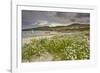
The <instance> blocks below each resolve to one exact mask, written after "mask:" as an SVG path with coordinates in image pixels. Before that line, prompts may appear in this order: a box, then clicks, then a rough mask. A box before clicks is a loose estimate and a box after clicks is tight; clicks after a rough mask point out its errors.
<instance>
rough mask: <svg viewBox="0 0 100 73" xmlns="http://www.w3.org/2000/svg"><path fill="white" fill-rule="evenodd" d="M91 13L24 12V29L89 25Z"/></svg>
mask: <svg viewBox="0 0 100 73" xmlns="http://www.w3.org/2000/svg"><path fill="white" fill-rule="evenodd" d="M89 18H90V14H89V13H75V12H51V11H30V10H22V28H23V29H26V28H32V27H34V28H35V27H40V26H51V27H52V26H67V25H69V24H72V23H89V21H90V19H89Z"/></svg>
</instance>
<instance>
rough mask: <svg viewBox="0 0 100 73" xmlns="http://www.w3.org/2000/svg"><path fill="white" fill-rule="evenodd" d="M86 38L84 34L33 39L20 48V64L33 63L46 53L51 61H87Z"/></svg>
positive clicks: (88, 54) (87, 41) (87, 43)
mask: <svg viewBox="0 0 100 73" xmlns="http://www.w3.org/2000/svg"><path fill="white" fill-rule="evenodd" d="M88 38H89V36H87V33H86V32H83V33H78V34H72V35H63V36H60V35H55V36H53V37H51V38H43V39H35V38H33V39H32V40H31V41H30V42H29V43H27V44H24V45H23V46H22V62H26V61H27V62H33V61H34V60H35V59H39V58H40V57H41V56H42V57H44V54H45V55H47V53H49V55H51V56H52V59H51V61H63V60H85V59H89V58H90V49H89V40H88ZM32 59H34V60H32ZM44 59H46V58H44ZM40 61H42V60H40ZM43 61H44V60H43Z"/></svg>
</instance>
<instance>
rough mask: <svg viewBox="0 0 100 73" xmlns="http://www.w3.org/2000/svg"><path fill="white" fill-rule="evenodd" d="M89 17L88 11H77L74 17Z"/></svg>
mask: <svg viewBox="0 0 100 73" xmlns="http://www.w3.org/2000/svg"><path fill="white" fill-rule="evenodd" d="M83 17H90V14H89V13H77V14H76V18H83Z"/></svg>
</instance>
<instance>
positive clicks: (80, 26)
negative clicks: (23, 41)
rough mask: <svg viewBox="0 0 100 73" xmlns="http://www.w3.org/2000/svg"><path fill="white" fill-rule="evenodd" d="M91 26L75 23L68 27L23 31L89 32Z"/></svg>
mask: <svg viewBox="0 0 100 73" xmlns="http://www.w3.org/2000/svg"><path fill="white" fill-rule="evenodd" d="M89 26H90V25H89V24H79V23H73V24H71V25H68V26H56V27H49V26H42V27H37V28H31V29H23V31H27V30H40V31H75V30H79V31H83V30H89V29H90V27H89Z"/></svg>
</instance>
